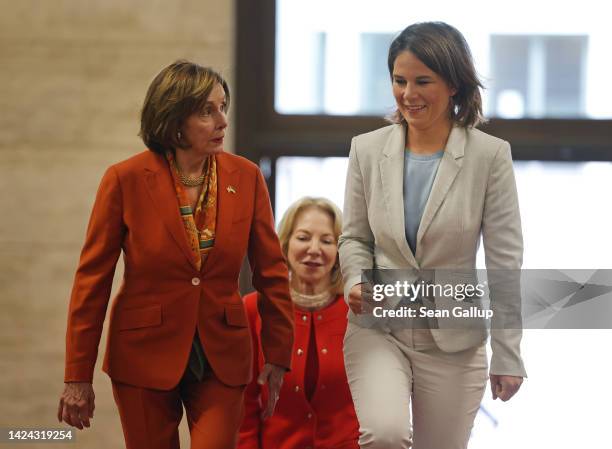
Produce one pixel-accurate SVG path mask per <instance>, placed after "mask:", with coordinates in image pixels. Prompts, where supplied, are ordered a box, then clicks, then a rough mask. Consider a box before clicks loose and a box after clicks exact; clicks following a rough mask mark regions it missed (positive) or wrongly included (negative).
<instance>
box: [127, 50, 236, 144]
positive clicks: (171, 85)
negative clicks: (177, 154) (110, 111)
mask: <svg viewBox="0 0 612 449" xmlns="http://www.w3.org/2000/svg"><path fill="white" fill-rule="evenodd" d="M217 83H219V84H221V86H223V90H224V91H225V100H226V103H227V107H226V110H227V108H229V102H230V91H229V87H228V86H227V83H226V82H225V80H224V79H223V77H222V76H221V75H220V74H219V73H217V72H216V71H214V70H213V69H211V68H210V67H203V66H201V65H198V64H196V63H194V62H190V61H187V60H184V59H181V60H178V61H176V62H173V63H172V64H170V65H169V66H168V67H165V68H164V69H162V71H161V72H159V73H158V74H157V76H156V77H155V78H154V79H153V81H152V82H151V85H150V86H149V89H148V90H147V95H146V96H145V100H144V104H143V106H142V111H141V114H140V132H139V133H138V135H139V136H140V137H141V138H142V141H143V142H144V144H145V145H146V146H147V148H148V149H150V150H151V151H153V152H155V153H160V154H164V153H165V152H166V151H174V149H175V148H185V147H186V146H187V145H186V144H185V142H183V139H182V136H181V135H180V134H179V131H180V130H181V127H182V126H183V123H184V122H185V120H186V119H187V117H189V116H190V115H191V114H193V113H195V112H199V111H200V110H201V109H202V108H203V107H204V105H205V104H206V101H207V100H208V96H209V95H210V92H211V91H212V89H213V87H214V86H215V84H217Z"/></svg>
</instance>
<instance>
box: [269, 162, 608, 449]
mask: <svg viewBox="0 0 612 449" xmlns="http://www.w3.org/2000/svg"><path fill="white" fill-rule="evenodd" d="M347 166H348V158H301V157H300V158H298V157H283V158H280V159H279V160H278V163H277V175H278V178H277V184H276V191H277V192H278V193H277V199H276V211H277V220H280V218H281V217H282V214H283V213H284V212H285V210H286V209H287V207H288V206H289V205H290V204H291V203H292V202H293V201H295V200H297V199H298V198H300V197H301V196H303V195H307V194H310V195H317V196H319V195H322V196H326V197H328V198H330V199H331V200H333V201H334V202H336V203H337V204H338V206H340V207H342V202H343V196H344V193H343V192H344V181H345V176H346V170H347ZM514 167H515V173H516V179H517V186H518V191H519V201H520V205H521V217H522V222H523V237H524V241H525V263H524V267H525V268H559V269H563V268H565V269H567V268H581V269H598V268H607V269H611V268H612V257H610V254H612V234H611V233H610V229H612V209H611V208H610V207H609V206H608V205H609V199H608V196H609V193H608V192H610V191H612V163H609V162H586V163H570V162H539V161H536V162H532V161H530V162H524V161H517V162H515V164H514ZM399 188H401V186H400V187H399ZM478 265H479V266H480V267H484V258H483V254H482V250H481V253H480V254H479V262H478ZM611 345H612V330H609V329H605V330H580V329H576V330H556V329H549V330H534V329H529V330H526V331H524V335H523V342H522V354H523V358H524V360H525V366H526V369H527V372H528V375H529V379H528V380H527V381H526V382H525V383H524V384H523V387H522V388H521V391H519V393H518V394H517V396H516V397H515V398H513V399H512V400H511V401H510V402H509V403H502V402H500V401H493V400H492V399H491V393H490V391H489V389H488V387H487V392H486V393H485V395H484V398H483V400H482V403H481V407H480V410H479V412H478V414H477V416H476V421H475V423H474V428H473V430H472V435H471V438H470V446H469V447H470V448H471V449H489V448H496V449H515V448H520V447H525V448H530V449H531V448H537V447H543V448H544V447H545V448H549V447H554V448H556V449H574V448H577V447H585V448H587V447H588V448H593V449H604V448H607V447H609V431H608V429H609V424H608V420H609V412H608V411H607V410H608V408H609V404H610V403H611V401H612V393H611V392H609V391H608V389H606V388H603V389H602V387H601V386H602V385H605V384H606V382H608V379H609V378H610V376H612V358H611V357H602V356H601V354H602V348H606V347H610V346H611ZM489 354H490V352H489ZM568 361H569V363H570V365H571V379H569V380H568V376H567V375H562V374H560V373H565V372H566V371H567V369H568ZM572 379H573V380H572ZM579 379H588V380H589V381H588V382H580V386H579V394H569V396H568V394H563V393H560V392H566V391H568V388H569V389H570V390H571V389H572V388H574V387H572V386H571V382H576V381H578V380H579ZM568 382H569V384H568ZM576 388H577V387H576ZM568 397H569V398H570V401H571V404H569V406H571V408H572V409H573V410H580V412H579V413H574V414H573V417H572V419H571V425H570V427H568V428H567V429H564V428H563V426H562V424H561V423H566V422H567V408H568ZM536 404H537V406H534V405H536Z"/></svg>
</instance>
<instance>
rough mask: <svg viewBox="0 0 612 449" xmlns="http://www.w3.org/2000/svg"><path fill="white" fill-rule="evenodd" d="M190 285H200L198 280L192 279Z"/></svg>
mask: <svg viewBox="0 0 612 449" xmlns="http://www.w3.org/2000/svg"><path fill="white" fill-rule="evenodd" d="M191 284H192V285H200V278H193V279H192V280H191Z"/></svg>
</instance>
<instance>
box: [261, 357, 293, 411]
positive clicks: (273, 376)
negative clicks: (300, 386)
mask: <svg viewBox="0 0 612 449" xmlns="http://www.w3.org/2000/svg"><path fill="white" fill-rule="evenodd" d="M285 372H287V369H286V368H285V367H282V366H278V365H274V364H272V363H266V364H265V365H264V366H263V368H262V370H261V373H260V374H259V377H258V378H257V383H258V384H259V385H265V384H268V393H269V394H268V403H267V404H266V405H265V408H264V410H263V412H262V414H261V418H262V419H268V418H269V417H270V416H272V414H273V413H274V408H275V407H276V402H277V401H278V396H279V394H280V389H281V387H282V385H283V377H284V376H285Z"/></svg>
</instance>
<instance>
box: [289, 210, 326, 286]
mask: <svg viewBox="0 0 612 449" xmlns="http://www.w3.org/2000/svg"><path fill="white" fill-rule="evenodd" d="M337 256H338V243H337V241H336V238H335V236H334V228H333V221H332V218H331V217H330V216H329V215H328V214H327V213H325V212H323V211H322V210H321V209H319V208H317V207H309V208H308V209H305V210H303V211H302V212H300V214H299V215H298V216H297V218H296V220H295V226H294V228H293V232H292V234H291V236H290V238H289V245H288V248H287V259H288V262H289V268H290V269H291V272H292V275H293V276H295V277H297V279H296V281H297V283H298V284H304V283H306V284H309V285H311V286H313V287H314V288H315V290H319V289H321V288H322V287H327V286H329V285H330V284H331V272H332V268H333V267H334V264H335V263H336V258H337ZM292 283H293V282H292ZM317 287H319V288H317Z"/></svg>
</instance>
